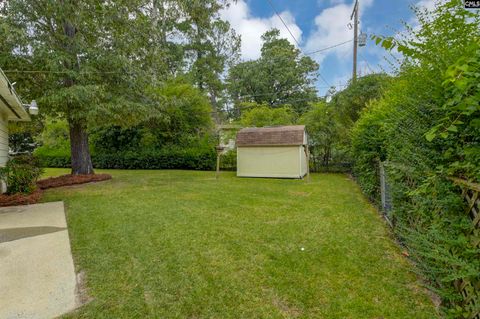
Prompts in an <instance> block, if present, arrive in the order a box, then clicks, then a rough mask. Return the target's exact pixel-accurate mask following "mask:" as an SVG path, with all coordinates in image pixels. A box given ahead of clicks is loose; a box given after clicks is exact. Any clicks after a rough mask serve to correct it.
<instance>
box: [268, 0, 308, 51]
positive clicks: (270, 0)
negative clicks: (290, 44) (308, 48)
mask: <svg viewBox="0 0 480 319" xmlns="http://www.w3.org/2000/svg"><path fill="white" fill-rule="evenodd" d="M267 1H268V3H269V4H270V7H272V10H273V12H275V14H276V15H277V17H278V18H279V19H280V21H282V24H283V25H284V26H285V29H287V31H288V33H290V36H291V37H292V39H293V40H294V41H295V43H296V44H297V46H298V47H299V48H300V43H298V41H297V39H296V38H295V36H294V35H293V33H292V31H290V28H289V27H288V26H287V24H286V23H285V21H283V18H282V16H281V15H280V14H278V12H277V10H276V9H275V6H274V5H273V2H272V0H267Z"/></svg>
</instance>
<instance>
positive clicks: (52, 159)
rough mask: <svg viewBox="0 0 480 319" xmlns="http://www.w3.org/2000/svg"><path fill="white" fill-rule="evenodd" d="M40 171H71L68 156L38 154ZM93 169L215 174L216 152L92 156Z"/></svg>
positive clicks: (187, 151) (128, 153)
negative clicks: (155, 170)
mask: <svg viewBox="0 0 480 319" xmlns="http://www.w3.org/2000/svg"><path fill="white" fill-rule="evenodd" d="M38 158H39V160H40V163H41V165H42V166H43V167H65V168H70V167H71V160H70V155H58V154H56V155H48V154H41V155H40V154H39V155H38ZM92 163H93V167H95V168H104V169H108V168H110V169H188V170H214V169H215V163H216V154H215V150H213V149H212V150H195V149H187V150H158V151H142V152H133V151H131V152H120V153H111V154H92Z"/></svg>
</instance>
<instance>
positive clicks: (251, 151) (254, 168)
mask: <svg viewBox="0 0 480 319" xmlns="http://www.w3.org/2000/svg"><path fill="white" fill-rule="evenodd" d="M300 148H301V147H300V146H251V147H250V146H244V147H238V148H237V176H240V177H278V178H300V177H302V176H303V175H302V173H301V171H300V168H301V158H300V157H299V156H298V154H299V150H300Z"/></svg>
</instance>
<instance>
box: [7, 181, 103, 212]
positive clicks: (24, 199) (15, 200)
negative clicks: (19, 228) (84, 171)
mask: <svg viewBox="0 0 480 319" xmlns="http://www.w3.org/2000/svg"><path fill="white" fill-rule="evenodd" d="M111 178H112V176H111V175H109V174H94V175H70V174H68V175H62V176H58V177H50V178H46V179H42V180H39V181H38V182H37V186H38V188H37V190H35V191H34V192H33V193H32V194H28V195H27V194H14V195H6V194H0V207H3V206H17V205H30V204H35V203H37V202H38V201H39V200H40V198H41V197H42V191H43V190H44V189H47V188H54V187H62V186H71V185H77V184H85V183H91V182H101V181H106V180H109V179H111Z"/></svg>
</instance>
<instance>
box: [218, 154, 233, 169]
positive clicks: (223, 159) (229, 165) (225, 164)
mask: <svg viewBox="0 0 480 319" xmlns="http://www.w3.org/2000/svg"><path fill="white" fill-rule="evenodd" d="M220 169H221V170H224V171H234V170H236V169H237V151H236V150H231V151H228V152H226V153H225V154H222V155H221V156H220Z"/></svg>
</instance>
